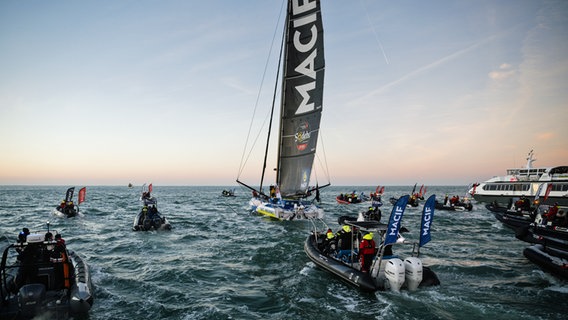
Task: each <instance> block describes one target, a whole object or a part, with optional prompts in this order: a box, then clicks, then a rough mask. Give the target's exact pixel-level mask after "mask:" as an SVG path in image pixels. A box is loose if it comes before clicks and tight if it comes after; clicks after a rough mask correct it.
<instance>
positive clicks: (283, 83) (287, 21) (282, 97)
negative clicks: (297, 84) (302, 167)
mask: <svg viewBox="0 0 568 320" xmlns="http://www.w3.org/2000/svg"><path fill="white" fill-rule="evenodd" d="M292 1H293V0H288V9H287V10H286V19H285V20H284V35H283V37H282V42H283V43H282V47H283V49H284V50H283V52H282V51H281V52H280V59H284V65H283V66H282V73H283V74H284V75H283V76H282V79H281V80H280V82H281V86H280V87H281V88H282V90H281V92H280V123H279V128H280V130H278V151H277V155H278V156H277V157H278V159H277V161H276V185H280V173H281V172H280V162H281V156H280V152H281V150H282V134H283V133H282V128H283V127H284V124H283V119H284V106H285V104H286V95H285V94H284V93H285V92H286V90H285V89H286V68H287V67H288V41H287V39H288V38H289V32H290V29H289V25H290V17H291V14H290V13H291V12H292ZM282 54H284V56H282Z"/></svg>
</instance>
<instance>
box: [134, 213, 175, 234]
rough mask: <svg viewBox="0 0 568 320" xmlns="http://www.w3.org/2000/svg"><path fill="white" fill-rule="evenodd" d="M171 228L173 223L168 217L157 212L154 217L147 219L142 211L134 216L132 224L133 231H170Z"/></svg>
mask: <svg viewBox="0 0 568 320" xmlns="http://www.w3.org/2000/svg"><path fill="white" fill-rule="evenodd" d="M171 229H172V225H171V224H170V222H169V221H168V219H167V218H166V217H162V216H161V215H159V214H157V215H156V216H155V217H154V218H153V219H145V218H144V214H143V212H142V211H140V212H139V213H138V214H137V215H136V217H134V223H133V225H132V230H133V231H152V230H156V231H168V230H171Z"/></svg>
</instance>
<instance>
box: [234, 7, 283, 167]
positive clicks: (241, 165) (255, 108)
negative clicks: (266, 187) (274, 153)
mask: <svg viewBox="0 0 568 320" xmlns="http://www.w3.org/2000/svg"><path fill="white" fill-rule="evenodd" d="M284 2H285V0H282V5H281V6H280V14H279V15H278V21H277V22H276V27H275V28H274V34H273V35H272V42H271V44H270V50H269V51H268V57H267V58H266V64H265V65H264V71H263V73H262V78H261V81H260V88H259V89H258V94H257V96H256V102H255V104H254V110H253V114H252V117H251V120H250V125H249V129H248V132H247V138H246V141H245V146H244V148H243V154H242V155H241V163H240V165H239V172H238V174H237V177H240V175H241V173H242V172H243V170H244V166H245V163H246V161H247V160H248V159H249V156H250V154H251V152H252V148H253V147H254V145H256V141H257V140H258V136H257V138H256V139H255V140H254V143H253V144H252V146H251V151H250V152H249V154H248V155H247V157H246V158H245V153H246V150H247V147H248V141H249V139H250V134H251V130H252V124H253V121H254V116H255V114H256V110H257V108H258V103H259V101H260V94H261V92H262V84H263V83H264V78H265V77H266V72H267V70H268V65H269V63H270V56H271V54H270V53H271V52H272V50H273V48H274V43H275V39H276V35H277V34H278V30H279V26H280V19H281V18H282V11H283V10H284V9H283V8H284ZM265 123H266V119H265V120H264V122H263V125H262V126H261V130H262V128H263V127H264V124H265ZM259 135H260V130H259Z"/></svg>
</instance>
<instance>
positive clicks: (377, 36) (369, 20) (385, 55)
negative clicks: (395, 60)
mask: <svg viewBox="0 0 568 320" xmlns="http://www.w3.org/2000/svg"><path fill="white" fill-rule="evenodd" d="M361 4H362V6H363V11H365V15H366V16H367V22H369V25H370V26H371V29H372V30H373V34H374V35H375V40H377V44H378V45H379V49H380V50H381V52H382V53H383V57H384V58H385V62H386V63H387V64H390V63H389V58H388V57H387V54H386V52H385V49H384V48H383V44H382V42H381V40H380V39H379V33H378V32H377V30H375V26H374V25H373V24H372V23H371V17H369V10H367V8H366V7H365V1H364V0H362V1H361Z"/></svg>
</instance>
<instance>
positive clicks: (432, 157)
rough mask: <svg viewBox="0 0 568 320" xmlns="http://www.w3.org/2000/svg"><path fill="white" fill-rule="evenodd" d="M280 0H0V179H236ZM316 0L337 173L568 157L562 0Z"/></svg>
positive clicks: (426, 171) (353, 175)
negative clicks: (533, 155) (318, 1)
mask: <svg viewBox="0 0 568 320" xmlns="http://www.w3.org/2000/svg"><path fill="white" fill-rule="evenodd" d="M281 5H282V2H281V1H280V0H270V1H269V0H255V1H253V0H250V1H230V0H224V1H221V0H217V1H216V0H210V1H181V0H180V1H146V0H142V1H58V0H54V1H2V2H0V70H1V72H0V150H2V151H1V157H0V184H62V185H75V184H77V185H122V184H127V183H128V182H132V183H135V184H142V183H144V182H149V181H151V182H153V183H154V184H155V185H232V184H234V181H235V179H236V177H237V174H238V172H239V166H240V164H241V159H242V155H243V151H244V147H245V140H246V138H247V133H248V130H249V125H250V124H251V117H252V114H253V110H254V108H255V104H256V103H257V99H258V110H257V116H259V118H260V120H258V119H257V120H255V122H254V123H253V125H252V128H253V129H252V131H251V132H252V135H253V137H254V136H256V134H257V132H258V131H259V130H260V125H261V123H262V120H263V119H264V116H265V115H266V113H267V112H268V111H267V110H268V107H269V106H270V101H271V98H272V92H271V91H272V88H273V86H274V77H275V71H276V70H275V69H276V64H277V61H276V60H275V56H276V53H275V52H273V53H272V55H271V56H270V58H269V51H270V48H271V45H272V43H273V36H274V34H275V32H276V33H277V34H278V35H279V34H280V32H281V31H280V30H281V27H282V26H281V25H282V23H279V22H278V19H279V14H280V10H281ZM322 12H323V19H324V20H323V24H324V32H325V34H324V38H325V58H326V70H325V88H324V111H323V117H322V124H321V138H323V140H320V143H319V150H320V151H322V152H323V151H325V155H323V154H320V157H322V158H324V159H325V161H326V162H327V169H328V172H329V175H330V179H331V183H332V184H334V185H351V184H355V185H377V184H381V185H412V184H414V183H416V182H417V183H419V184H426V185H428V184H430V185H443V184H450V185H467V184H469V183H471V182H476V181H480V180H485V179H487V178H490V177H491V176H493V175H497V174H502V173H504V171H505V169H506V168H508V167H512V166H523V165H524V163H525V160H524V158H525V156H526V154H527V153H528V151H529V150H531V149H534V150H535V153H536V158H537V159H538V160H537V162H536V163H535V165H536V166H539V165H540V166H552V165H566V164H567V162H568V161H567V160H568V143H567V141H568V126H567V125H566V123H568V112H567V110H568V108H567V107H568V106H567V104H568V41H566V39H567V36H568V2H566V1H536V0H530V1H522V0H520V1H519V0H509V1H460V0H456V1H442V0H440V1H372V0H353V1H323V3H322ZM276 42H278V41H276ZM274 45H275V46H276V47H277V46H278V43H276V44H274ZM267 61H268V65H267ZM265 67H267V71H266V75H265V76H264V79H265V80H264V82H263V83H261V82H262V81H261V80H262V79H263V74H264V69H265ZM261 84H262V86H261ZM259 92H260V93H259ZM260 139H261V140H262V139H264V138H260ZM257 144H258V145H259V146H257V148H256V149H254V150H253V151H252V153H251V157H250V159H249V161H248V162H247V164H246V166H245V170H243V172H242V176H241V179H242V180H244V181H246V182H248V183H250V184H255V183H258V180H259V172H260V164H259V162H258V161H260V160H261V157H262V156H261V153H262V148H263V146H261V145H262V143H260V142H259V143H257ZM246 152H247V154H248V151H246ZM270 167H271V164H269V168H270ZM316 170H317V169H316ZM324 171H325V170H324V169H322V170H321V171H319V174H318V179H319V180H327V178H324V176H325V174H324ZM268 179H269V181H271V178H270V177H269V178H268ZM314 181H315V180H314V179H312V182H314Z"/></svg>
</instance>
